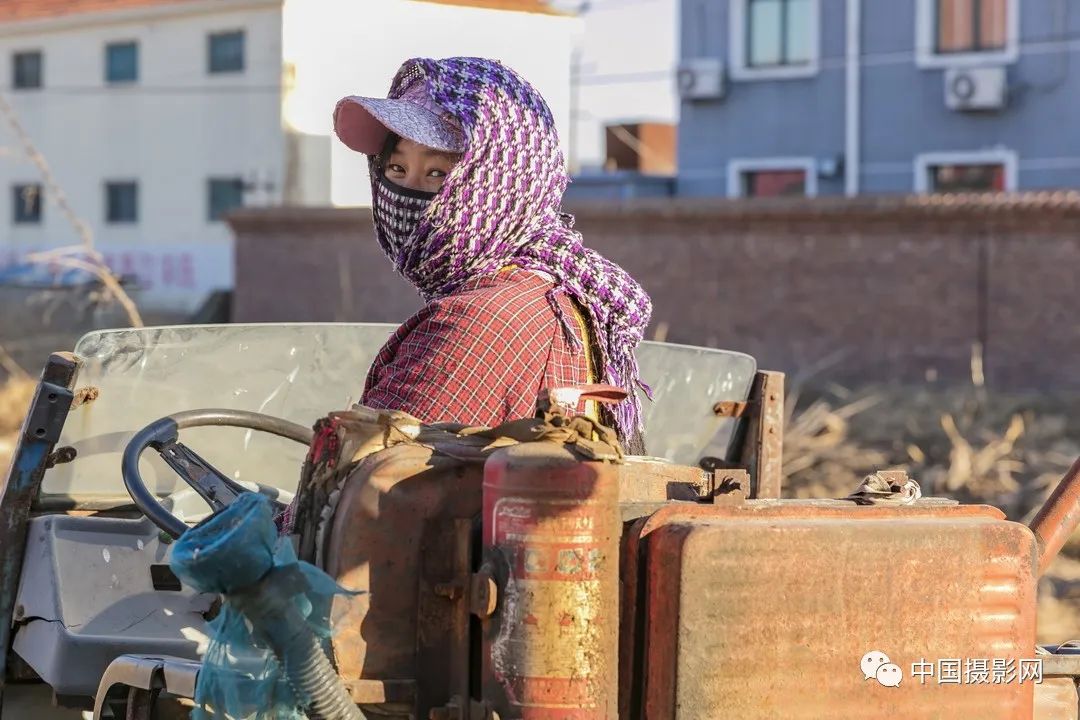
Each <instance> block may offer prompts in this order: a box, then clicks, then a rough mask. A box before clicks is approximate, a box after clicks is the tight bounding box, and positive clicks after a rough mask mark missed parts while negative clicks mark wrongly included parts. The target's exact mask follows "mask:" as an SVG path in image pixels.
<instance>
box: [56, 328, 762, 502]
mask: <svg viewBox="0 0 1080 720" xmlns="http://www.w3.org/2000/svg"><path fill="white" fill-rule="evenodd" d="M393 329H394V326H393V325H389V324H378V323H365V324H273V325H269V324H268V325H215V326H178V327H170V328H150V329H124V330H109V331H102V332H94V333H90V334H88V335H86V336H84V337H83V338H82V339H81V340H80V341H79V343H78V345H77V346H76V348H75V353H76V355H78V356H79V357H80V359H81V360H82V361H83V367H82V370H81V372H80V375H79V379H78V383H77V387H79V388H82V387H87V386H93V387H96V388H98V389H99V390H100V395H99V397H98V398H97V399H96V400H94V401H93V402H90V403H87V404H85V405H83V406H80V407H78V408H75V409H74V410H73V411H72V412H71V413H70V415H69V416H68V420H67V425H66V427H65V429H64V433H63V435H62V437H61V440H60V445H61V446H63V445H68V446H72V447H74V448H75V449H76V451H77V452H78V456H77V458H76V459H75V461H74V462H71V463H68V464H64V465H59V466H57V467H55V468H53V469H52V470H50V471H49V472H48V473H47V474H46V476H45V481H44V483H43V485H42V495H43V496H53V497H62V496H70V497H72V499H77V500H78V501H79V502H85V501H86V500H90V499H93V498H94V497H98V498H101V499H102V500H106V499H111V498H117V497H123V496H125V495H126V493H125V491H124V485H123V481H122V480H121V477H120V457H121V454H122V452H123V449H124V447H125V445H126V444H127V441H128V440H129V439H130V437H131V435H132V434H133V433H134V432H135V431H137V430H139V429H140V428H142V427H143V426H144V425H146V424H148V423H150V422H152V421H153V420H156V419H158V418H160V417H162V416H164V415H169V414H171V413H175V412H179V411H181V410H191V409H196V408H229V409H237V410H253V411H257V412H261V413H266V414H269V415H274V416H277V417H281V418H285V419H287V420H292V421H293V422H296V423H300V424H302V425H307V426H310V425H312V424H313V423H314V422H315V420H316V419H318V418H319V417H321V416H323V415H325V414H326V413H327V412H330V411H332V410H340V409H345V408H347V407H349V405H351V404H352V403H354V402H356V401H357V400H358V398H359V394H360V391H361V389H362V388H363V384H364V377H365V375H366V373H367V369H368V366H369V365H370V364H371V362H372V360H373V359H374V357H375V354H376V353H377V352H378V350H379V348H380V347H381V346H382V344H383V343H384V342H385V341H386V338H387V336H388V335H389V334H390V333H391V332H392V331H393ZM638 359H639V362H640V365H641V370H642V376H643V378H644V379H645V381H646V382H647V383H648V384H649V385H650V386H651V387H652V388H653V391H654V401H653V402H651V403H650V402H649V401H648V400H643V405H644V411H645V426H646V435H645V439H646V444H647V449H648V452H649V454H650V455H654V456H659V457H663V458H666V459H668V460H672V461H675V462H679V463H684V464H697V462H698V460H699V459H700V458H701V457H703V456H706V455H712V456H724V455H725V453H726V451H727V444H728V441H729V440H730V439H731V435H732V432H733V431H734V421H733V420H731V419H727V418H719V417H716V415H715V414H714V413H713V412H712V407H713V405H714V404H715V403H716V402H718V401H721V400H743V399H745V398H746V397H747V395H748V393H749V390H750V385H751V383H752V381H753V378H754V373H755V371H756V364H755V362H754V359H753V358H751V357H749V356H748V355H743V354H740V353H732V352H726V351H721V350H711V349H705V348H697V347H690V346H685V345H673V344H668V343H656V342H646V343H643V344H642V345H641V347H640V348H639V351H638ZM182 439H183V441H184V443H185V444H187V445H188V446H189V447H191V448H193V449H195V450H196V451H197V452H198V453H199V454H200V455H202V456H203V457H204V458H206V460H208V461H209V462H210V463H212V464H213V465H214V466H216V467H217V468H218V469H220V470H221V471H222V472H223V473H226V474H228V475H230V476H232V477H234V478H236V479H239V480H251V481H256V482H260V483H264V484H268V485H273V486H275V487H278V488H281V489H283V490H289V491H291V490H293V489H294V488H295V487H296V483H297V480H298V478H299V473H300V467H301V464H302V462H303V458H304V448H303V447H302V446H299V445H296V444H295V443H292V442H290V441H288V440H282V439H280V438H276V437H273V436H269V435H266V434H265V433H256V432H251V431H247V430H238V429H232V428H197V429H193V430H189V431H185V432H184V434H183V436H182ZM142 473H143V477H144V479H145V480H146V483H147V485H148V487H150V489H151V490H152V491H154V492H157V493H159V494H162V495H164V494H168V493H170V492H172V491H173V490H176V489H178V483H181V482H182V481H180V480H179V479H178V478H177V476H176V475H175V473H173V472H172V471H171V470H170V469H169V468H168V467H167V466H165V465H164V463H163V462H162V461H161V460H160V459H159V458H158V457H157V456H155V455H154V454H153V453H146V454H145V455H144V459H143V464H142Z"/></svg>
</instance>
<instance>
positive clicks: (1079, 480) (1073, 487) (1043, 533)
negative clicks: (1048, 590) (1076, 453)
mask: <svg viewBox="0 0 1080 720" xmlns="http://www.w3.org/2000/svg"><path fill="white" fill-rule="evenodd" d="M1077 524H1080V458H1078V459H1077V460H1076V462H1074V463H1073V465H1072V467H1071V468H1069V470H1068V472H1066V473H1065V477H1063V478H1061V482H1059V483H1058V486H1057V487H1056V488H1054V492H1053V493H1051V495H1050V497H1049V498H1048V499H1047V500H1046V502H1045V503H1044V504H1043V506H1042V509H1040V510H1039V514H1038V515H1036V516H1035V519H1034V520H1032V521H1031V531H1032V532H1034V533H1035V538H1036V539H1037V540H1038V541H1039V574H1040V575H1042V574H1043V572H1045V571H1046V568H1048V567H1050V563H1051V562H1052V561H1053V559H1054V558H1055V557H1057V554H1058V552H1059V551H1060V550H1061V548H1062V546H1063V545H1064V544H1065V541H1066V540H1068V539H1069V536H1070V535H1072V533H1073V530H1075V529H1076V526H1077Z"/></svg>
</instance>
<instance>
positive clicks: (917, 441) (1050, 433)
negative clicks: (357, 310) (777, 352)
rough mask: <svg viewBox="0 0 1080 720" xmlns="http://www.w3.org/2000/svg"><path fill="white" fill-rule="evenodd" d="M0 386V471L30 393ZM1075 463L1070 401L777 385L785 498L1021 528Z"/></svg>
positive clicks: (1063, 602)
mask: <svg viewBox="0 0 1080 720" xmlns="http://www.w3.org/2000/svg"><path fill="white" fill-rule="evenodd" d="M32 392H33V382H32V381H31V380H30V379H29V378H25V377H21V378H20V377H16V378H9V379H8V380H7V381H6V382H3V384H0V471H2V470H3V469H4V468H6V467H7V464H8V457H7V456H8V455H9V454H10V452H11V450H12V449H13V444H14V439H15V435H16V434H17V433H18V431H19V428H20V426H21V421H22V414H23V412H24V411H25V409H26V407H27V405H28V403H29V401H30V397H31V394H32ZM1077 457H1080V397H1059V396H1053V397H1051V396H1036V395H1001V394H995V393H992V392H989V391H986V390H983V389H979V388H974V387H961V388H955V387H953V388H942V387H935V386H931V385H927V386H925V387H918V388H911V387H888V386H873V387H863V388H858V389H845V388H841V387H838V386H826V387H824V388H820V387H819V388H817V389H815V390H809V389H806V388H802V387H798V386H796V387H794V388H789V397H788V419H787V426H786V430H785V452H784V468H785V475H786V477H785V479H784V487H785V495H786V496H789V497H819V498H820V497H843V496H844V495H847V494H848V493H849V492H851V491H852V490H854V489H855V487H856V486H857V485H858V483H859V481H860V480H861V479H862V478H863V477H864V476H865V475H866V474H868V473H870V472H873V471H874V470H878V469H883V468H903V469H905V470H907V471H908V473H909V474H910V475H911V476H912V477H914V478H915V479H916V480H917V481H918V482H919V483H920V485H921V487H922V491H923V494H924V495H927V496H941V497H951V498H955V499H958V500H960V501H962V502H968V503H986V504H989V505H994V506H996V507H998V508H1001V509H1002V510H1003V511H1004V512H1005V513H1006V515H1008V517H1009V518H1010V519H1012V520H1016V521H1019V522H1028V521H1030V519H1031V517H1032V516H1033V515H1034V513H1035V512H1036V511H1037V510H1038V508H1039V507H1040V505H1041V504H1042V502H1043V500H1044V499H1045V498H1046V496H1047V495H1048V493H1049V492H1050V491H1051V490H1052V489H1053V487H1054V485H1055V484H1056V483H1057V481H1058V480H1059V479H1060V478H1061V476H1062V474H1063V473H1064V472H1065V470H1066V469H1067V468H1068V467H1069V465H1070V464H1071V463H1072V462H1073V461H1074V460H1075V459H1076V458H1077ZM1071 639H1080V535H1078V536H1076V537H1075V538H1074V540H1073V541H1072V542H1070V543H1069V544H1068V545H1066V547H1065V550H1064V551H1063V553H1062V555H1061V556H1060V557H1059V558H1058V559H1057V561H1056V562H1055V563H1054V565H1053V566H1052V567H1051V569H1050V571H1049V572H1048V573H1047V575H1046V577H1044V578H1043V579H1042V581H1041V582H1040V586H1039V641H1040V642H1053V643H1058V642H1064V641H1066V640H1071Z"/></svg>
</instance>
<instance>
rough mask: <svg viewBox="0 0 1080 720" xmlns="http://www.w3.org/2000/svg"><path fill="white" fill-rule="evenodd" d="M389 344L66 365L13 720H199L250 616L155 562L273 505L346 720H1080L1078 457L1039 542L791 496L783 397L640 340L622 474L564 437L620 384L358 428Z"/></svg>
mask: <svg viewBox="0 0 1080 720" xmlns="http://www.w3.org/2000/svg"><path fill="white" fill-rule="evenodd" d="M392 330H393V326H390V325H385V324H267V325H217V326H180V327H162V328H137V329H119V330H107V331H96V332H92V333H89V334H87V335H86V336H84V337H83V338H81V339H80V340H79V342H78V343H77V344H76V346H75V348H74V350H73V351H72V352H57V353H54V354H53V355H51V356H50V357H49V358H48V360H47V362H46V363H45V366H44V369H43V370H42V373H41V378H40V382H39V384H38V388H37V391H36V393H35V395H34V398H33V400H32V403H31V405H30V407H29V408H28V412H27V415H26V420H25V424H24V426H23V430H22V433H21V436H20V438H19V440H18V445H17V448H16V452H15V455H14V458H13V461H12V464H11V469H10V471H9V474H8V477H7V480H6V483H5V485H4V488H3V494H2V498H0V516H2V518H3V522H2V523H0V533H3V537H2V540H0V555H2V561H3V572H2V573H0V616H2V617H3V618H4V621H3V622H2V623H0V639H2V640H3V647H4V649H5V652H4V654H3V655H0V663H2V674H0V677H2V682H3V685H2V691H3V700H2V709H0V717H2V719H3V720H16V719H20V718H33V719H34V720H46V718H51V717H56V718H79V717H83V718H93V720H98V719H99V718H100V719H103V720H105V719H110V718H111V719H119V718H140V719H142V720H151V719H153V718H159V719H161V720H164V719H166V718H169V719H171V718H180V717H188V715H189V714H190V713H191V712H192V708H193V707H194V705H195V702H194V698H196V696H197V694H198V692H197V691H198V688H199V683H200V673H201V672H204V662H205V653H206V650H207V647H208V644H209V643H210V642H211V634H212V632H213V631H212V630H211V623H212V621H213V619H214V618H215V617H216V616H217V615H218V613H220V612H222V608H223V606H226V605H227V604H228V603H230V602H232V601H231V600H230V598H229V597H223V596H222V595H220V594H216V593H213V592H206V591H200V590H199V589H197V588H193V587H191V586H189V585H188V584H186V583H185V582H183V581H182V580H181V579H180V578H179V577H178V575H177V574H176V573H175V572H174V571H173V569H172V566H171V565H170V555H171V553H172V550H173V549H174V548H175V547H177V545H178V544H179V543H182V542H183V539H184V537H185V535H186V534H187V533H189V532H191V530H192V529H193V528H200V527H204V526H205V525H206V524H207V523H209V522H211V521H213V519H214V518H215V517H217V516H219V514H221V513H223V512H225V511H227V510H228V508H229V507H231V505H232V503H235V502H237V500H238V498H242V497H245V496H246V494H248V493H256V494H260V495H262V496H264V497H266V498H267V499H268V500H269V501H270V502H271V503H272V504H273V506H274V507H275V508H277V509H281V508H283V507H284V506H286V505H287V504H288V503H290V502H291V501H292V500H293V499H294V498H297V499H298V502H297V504H296V507H297V508H298V509H297V516H296V522H295V524H294V526H293V531H292V535H291V536H290V537H289V538H288V539H289V541H290V542H291V543H292V546H293V548H294V550H295V553H296V555H297V557H298V558H299V559H300V560H302V561H304V562H305V563H308V564H310V565H311V566H314V567H316V568H319V569H320V570H321V571H322V572H324V573H325V574H326V575H328V576H329V577H330V578H332V579H333V580H334V581H335V582H336V583H338V584H339V585H340V586H341V587H342V588H345V589H347V590H349V591H350V592H349V593H347V594H342V595H338V596H335V597H334V599H333V606H332V612H331V614H330V624H331V631H332V634H331V636H330V638H329V640H328V641H327V643H326V645H325V648H324V650H325V660H326V661H328V662H329V667H331V668H332V678H331V680H330V681H328V682H327V683H326V685H327V687H328V688H330V689H328V690H327V692H330V691H331V690H332V691H333V692H336V693H338V694H339V696H344V697H347V698H348V700H349V703H350V708H349V710H350V712H355V713H357V715H356V716H358V717H360V716H362V717H367V718H386V719H394V720H420V719H425V720H426V719H431V720H494V719H496V718H498V719H500V720H514V719H523V720H586V719H588V720H615V719H616V718H618V719H620V720H684V719H685V720H689V719H691V718H692V719H695V720H697V719H702V718H740V719H742V720H747V719H751V718H753V719H756V718H785V719H796V718H829V719H835V720H842V719H846V718H860V719H862V718H866V717H881V718H885V717H888V718H925V719H930V718H980V719H985V720H993V719H998V718H1000V719H1001V720H1005V719H1006V718H1008V719H1010V720H1031V719H1033V718H1037V719H1039V720H1043V719H1046V720H1050V719H1052V718H1053V719H1066V718H1071V719H1075V718H1077V706H1078V699H1077V686H1076V678H1077V677H1080V656H1078V655H1077V654H1076V653H1077V652H1078V651H1077V650H1075V649H1074V648H1073V647H1072V646H1071V645H1070V644H1069V643H1063V644H1061V645H1050V646H1040V645H1037V643H1036V635H1035V629H1036V593H1037V583H1038V580H1039V577H1040V574H1041V573H1042V572H1043V571H1044V570H1045V569H1046V567H1047V565H1048V563H1049V562H1050V560H1052V559H1053V557H1054V556H1055V555H1056V554H1057V552H1058V551H1059V550H1060V549H1061V547H1062V545H1063V544H1064V542H1065V540H1066V539H1067V538H1068V536H1069V535H1070V533H1071V532H1072V531H1073V530H1074V529H1075V527H1076V525H1077V524H1078V522H1080V463H1078V464H1077V465H1076V466H1074V467H1073V468H1072V469H1071V470H1070V471H1069V472H1068V474H1067V475H1066V476H1065V477H1064V478H1063V479H1062V481H1061V482H1060V484H1059V486H1058V487H1057V488H1056V489H1055V491H1054V492H1053V494H1052V495H1051V496H1050V497H1049V499H1048V500H1047V502H1046V505H1045V506H1044V507H1043V508H1042V510H1041V511H1040V512H1039V514H1038V515H1037V516H1036V517H1035V519H1034V520H1033V521H1032V524H1031V526H1030V527H1029V526H1025V525H1023V524H1020V523H1017V522H1011V521H1009V520H1007V519H1006V517H1005V515H1004V514H1003V513H1002V512H1001V511H999V510H998V509H996V508H993V507H990V506H986V505H965V504H960V503H957V502H955V501H953V500H950V499H946V498H933V497H922V496H921V493H919V492H915V493H912V492H910V488H911V487H915V488H918V486H917V484H914V485H913V484H912V483H911V482H910V480H911V479H910V478H907V477H906V475H904V473H902V472H898V471H895V470H888V469H882V471H881V472H878V473H876V474H875V475H874V476H872V477H871V478H868V482H870V481H871V480H873V481H874V482H876V485H875V484H874V483H870V484H869V485H867V484H865V483H864V486H865V487H867V488H870V489H869V490H866V491H864V492H858V493H853V494H852V495H851V496H848V497H845V498H819V499H812V500H795V499H785V498H783V497H782V488H781V478H782V472H781V459H782V446H783V431H784V427H783V421H784V376H783V375H782V374H781V373H777V372H770V371H765V370H761V369H759V368H758V367H757V363H756V361H755V360H754V358H752V357H750V356H748V355H745V354H741V353H737V352H729V351H724V350H716V349H709V348H700V347H692V346H687V345H677V344H672V343H661V342H645V343H642V344H641V346H640V347H639V349H638V361H639V364H640V367H641V372H642V376H643V378H644V380H645V381H646V382H647V383H648V384H649V385H650V386H651V387H652V388H653V391H654V397H653V399H652V400H651V401H648V400H646V401H644V403H643V407H644V421H645V439H646V444H647V450H648V453H649V454H648V455H647V456H634V455H628V454H626V453H625V452H624V451H623V450H622V448H621V447H620V446H619V444H618V442H617V441H615V440H613V438H612V434H611V433H610V431H607V430H606V428H604V427H603V426H600V425H597V424H595V423H593V424H589V423H584V422H583V418H582V417H581V416H576V415H575V414H574V412H573V407H575V406H576V400H577V399H578V398H585V399H589V400H594V401H596V402H605V401H611V400H617V399H618V393H617V389H613V388H607V387H602V386H587V387H581V388H551V389H544V390H543V392H541V393H540V396H539V397H538V399H537V412H536V416H535V417H533V418H522V419H520V420H519V421H515V422H513V423H508V424H507V425H505V426H500V427H498V428H467V427H464V426H462V425H460V424H455V423H453V422H441V423H435V424H425V423H421V422H419V421H418V420H417V419H416V418H413V417H411V416H409V415H407V414H405V413H401V412H395V411H378V410H372V409H370V408H365V407H363V406H362V405H358V404H357V402H356V401H357V396H356V393H357V392H358V390H359V388H360V386H361V385H362V380H363V377H364V375H365V373H366V370H367V368H368V367H369V365H370V363H371V362H372V360H373V358H374V356H375V354H376V353H377V351H378V349H379V348H380V346H381V345H382V344H383V342H385V340H386V338H387V337H388V335H389V334H390V332H391V331H392ZM567 397H570V398H574V401H573V402H568V401H567V400H566V398H567ZM446 417H447V418H448V419H450V420H452V419H453V417H454V408H447V409H446ZM320 433H321V434H320ZM319 438H322V440H326V439H328V438H329V439H330V440H333V442H331V443H329V444H327V443H326V442H321V441H319ZM864 489H865V488H864ZM1063 640H1064V638H1063ZM330 686H332V688H331V687H330ZM342 694H343V695H342ZM316 716H317V715H314V714H313V715H311V717H316Z"/></svg>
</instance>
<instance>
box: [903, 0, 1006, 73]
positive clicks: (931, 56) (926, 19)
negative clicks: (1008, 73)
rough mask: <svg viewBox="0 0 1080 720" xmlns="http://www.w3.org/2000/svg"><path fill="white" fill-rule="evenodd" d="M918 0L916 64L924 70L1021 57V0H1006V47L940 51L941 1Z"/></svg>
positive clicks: (1004, 60) (1003, 60)
mask: <svg viewBox="0 0 1080 720" xmlns="http://www.w3.org/2000/svg"><path fill="white" fill-rule="evenodd" d="M939 2H940V0H916V3H917V4H916V6H915V64H916V66H917V67H919V68H922V69H924V70H934V69H942V68H953V67H972V66H976V65H993V64H1002V65H1008V64H1012V63H1015V62H1016V61H1017V60H1019V58H1020V2H1019V0H1005V47H1004V48H1001V49H999V50H967V51H959V52H938V49H937V30H938V13H937V8H938V3H939Z"/></svg>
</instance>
